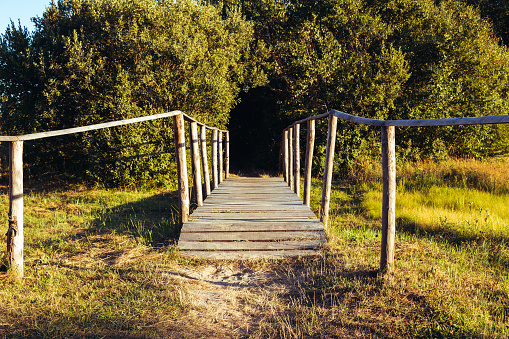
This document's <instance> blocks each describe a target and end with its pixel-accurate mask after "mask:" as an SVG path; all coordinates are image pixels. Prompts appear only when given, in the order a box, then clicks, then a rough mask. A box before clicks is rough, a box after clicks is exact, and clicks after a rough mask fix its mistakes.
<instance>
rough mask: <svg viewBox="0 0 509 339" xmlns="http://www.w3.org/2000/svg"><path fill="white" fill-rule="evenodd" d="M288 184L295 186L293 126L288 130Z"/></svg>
mask: <svg viewBox="0 0 509 339" xmlns="http://www.w3.org/2000/svg"><path fill="white" fill-rule="evenodd" d="M288 186H290V188H292V186H293V127H290V129H289V130H288Z"/></svg>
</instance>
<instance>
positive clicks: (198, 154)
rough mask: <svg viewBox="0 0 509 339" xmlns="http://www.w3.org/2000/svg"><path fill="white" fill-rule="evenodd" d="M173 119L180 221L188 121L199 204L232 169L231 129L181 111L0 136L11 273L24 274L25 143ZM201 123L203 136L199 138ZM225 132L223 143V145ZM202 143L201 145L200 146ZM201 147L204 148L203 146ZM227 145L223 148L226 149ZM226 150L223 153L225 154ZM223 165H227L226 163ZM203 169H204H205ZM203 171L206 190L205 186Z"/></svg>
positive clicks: (184, 215)
mask: <svg viewBox="0 0 509 339" xmlns="http://www.w3.org/2000/svg"><path fill="white" fill-rule="evenodd" d="M169 117H172V118H173V130H174V136H175V156H176V162H177V176H178V196H179V222H180V223H184V222H186V221H187V220H188V218H189V209H190V194H189V176H188V170H187V159H186V157H187V155H186V148H187V147H186V136H185V126H184V125H185V123H184V122H188V123H189V140H190V154H191V164H192V176H193V183H194V185H193V189H194V196H195V197H196V203H197V205H198V206H202V205H203V200H204V198H205V197H207V195H209V194H210V193H211V191H212V190H213V189H215V188H216V187H217V186H218V185H219V184H220V183H221V182H222V181H223V177H226V178H228V177H229V172H230V144H229V142H230V138H229V131H227V130H222V129H218V128H215V127H210V126H207V125H205V124H203V123H201V122H199V121H197V120H195V119H193V118H192V117H190V116H188V115H186V114H184V113H182V112H181V111H172V112H167V113H160V114H154V115H150V116H144V117H138V118H132V119H125V120H118V121H112V122H105V123H100V124H95V125H88V126H82V127H74V128H68V129H61V130H54V131H48V132H40V133H33V134H25V135H17V136H0V142H1V141H3V142H9V228H8V231H7V256H8V260H9V266H10V270H11V272H12V274H13V275H14V276H15V277H17V278H18V279H20V278H22V277H23V142H24V141H27V140H38V139H43V138H49V137H57V136H62V135H69V134H75V133H81V132H87V131H94V130H100V129H105V128H112V127H117V126H125V125H130V124H135V123H140V122H144V121H151V120H156V119H162V118H169ZM198 126H200V137H198ZM207 129H209V130H211V131H212V133H211V158H212V183H211V182H210V178H209V175H210V174H209V168H208V157H207V134H206V132H207ZM223 134H224V139H225V141H224V145H223ZM199 144H201V145H199ZM200 146H201V147H200ZM223 146H224V149H223ZM223 151H224V156H223ZM223 164H224V166H223ZM201 169H203V172H202V170H201ZM202 173H203V178H204V180H203V182H204V183H205V189H203V186H202Z"/></svg>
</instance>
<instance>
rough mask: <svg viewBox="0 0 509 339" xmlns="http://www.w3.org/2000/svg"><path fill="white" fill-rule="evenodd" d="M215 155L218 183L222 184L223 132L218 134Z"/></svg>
mask: <svg viewBox="0 0 509 339" xmlns="http://www.w3.org/2000/svg"><path fill="white" fill-rule="evenodd" d="M217 155H218V158H219V159H218V163H219V173H218V174H219V183H222V182H223V132H222V131H219V133H218V143H217Z"/></svg>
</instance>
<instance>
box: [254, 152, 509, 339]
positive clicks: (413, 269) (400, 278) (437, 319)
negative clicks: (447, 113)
mask: <svg viewBox="0 0 509 339" xmlns="http://www.w3.org/2000/svg"><path fill="white" fill-rule="evenodd" d="M507 165H508V162H507V161H506V160H502V161H500V162H473V161H461V160H455V161H450V162H447V163H442V164H437V163H420V164H400V169H399V180H398V197H397V199H398V204H397V208H396V211H397V212H396V213H397V229H396V236H397V239H396V258H395V260H396V270H395V271H394V273H393V274H391V275H386V276H382V275H379V274H378V273H377V268H378V264H379V256H380V237H381V232H380V226H379V225H380V218H381V216H380V214H381V180H380V179H381V178H380V177H379V174H378V173H379V172H378V171H374V173H361V174H360V177H361V178H363V179H364V178H370V181H368V182H367V181H364V180H362V181H361V182H358V183H355V182H353V183H352V182H351V181H350V182H342V183H340V182H336V183H335V187H334V189H333V193H332V197H331V213H330V221H329V223H330V227H329V229H328V230H327V233H328V237H329V240H330V243H331V244H330V246H329V248H328V249H327V251H326V252H325V253H324V256H323V257H321V258H316V259H312V260H303V261H300V262H296V263H295V262H294V263H291V264H290V263H289V264H287V265H286V266H285V268H284V269H283V270H284V271H285V272H294V271H296V270H302V271H303V272H305V278H304V279H301V280H299V281H297V282H295V284H294V289H293V290H292V291H291V292H289V293H287V294H286V295H284V296H283V295H281V296H280V298H279V299H278V304H277V305H278V306H277V312H272V313H271V312H267V314H270V315H269V316H266V318H265V319H264V322H263V323H262V325H261V326H260V327H259V332H257V335H256V337H259V338H263V337H274V338H276V337H277V338H279V337H299V338H306V337H389V338H403V337H404V338H451V337H452V338H454V337H456V338H466V337H468V338H470V337H480V338H502V337H508V336H509V233H508V229H509V208H508V206H509V204H508V201H509V194H508V192H509V191H508V188H509V175H508V174H507V170H506V168H507ZM501 173H502V174H501ZM320 191H321V182H319V181H316V182H314V183H313V193H312V208H313V209H314V211H315V212H316V213H317V212H318V208H319V199H320ZM279 269H281V268H279ZM288 275H289V274H288ZM290 280H291V279H290Z"/></svg>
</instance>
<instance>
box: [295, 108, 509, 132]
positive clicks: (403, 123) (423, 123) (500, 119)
mask: <svg viewBox="0 0 509 339" xmlns="http://www.w3.org/2000/svg"><path fill="white" fill-rule="evenodd" d="M331 114H332V115H334V116H336V117H337V118H339V119H341V120H346V121H350V122H355V123H358V124H363V125H370V126H378V127H384V126H397V127H431V126H459V125H490V124H505V123H509V115H491V116H482V117H463V118H443V119H410V120H378V119H370V118H363V117H359V116H356V115H351V114H347V113H344V112H341V111H337V110H335V109H333V110H330V111H329V112H327V113H323V114H319V115H314V116H311V117H307V118H305V119H302V120H298V121H295V122H294V123H293V124H291V125H289V126H288V127H286V128H285V131H286V130H288V129H289V128H291V127H293V126H295V125H298V124H302V123H304V122H307V121H310V120H316V119H321V118H325V117H328V116H329V115H331Z"/></svg>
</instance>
